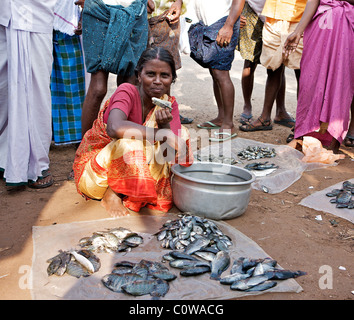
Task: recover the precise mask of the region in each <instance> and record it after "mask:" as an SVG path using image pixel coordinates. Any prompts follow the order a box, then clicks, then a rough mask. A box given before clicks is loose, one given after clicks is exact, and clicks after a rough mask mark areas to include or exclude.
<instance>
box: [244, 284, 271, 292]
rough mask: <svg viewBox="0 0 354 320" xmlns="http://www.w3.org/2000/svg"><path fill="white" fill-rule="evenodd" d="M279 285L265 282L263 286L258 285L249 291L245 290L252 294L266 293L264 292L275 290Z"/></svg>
mask: <svg viewBox="0 0 354 320" xmlns="http://www.w3.org/2000/svg"><path fill="white" fill-rule="evenodd" d="M276 285H277V282H276V281H265V282H263V283H261V284H258V285H256V286H254V287H251V288H249V289H247V290H245V291H246V292H252V291H264V290H268V289H270V288H273V287H275V286H276Z"/></svg>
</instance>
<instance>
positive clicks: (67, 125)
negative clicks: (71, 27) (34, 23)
mask: <svg viewBox="0 0 354 320" xmlns="http://www.w3.org/2000/svg"><path fill="white" fill-rule="evenodd" d="M53 58H54V61H53V70H52V77H51V84H50V87H51V93H52V121H53V140H54V143H55V144H65V143H77V142H80V141H81V138H82V136H81V108H82V104H83V102H84V99H85V68H84V60H83V53H82V48H81V43H80V37H79V36H77V35H74V36H69V35H67V34H65V33H62V32H60V31H54V32H53Z"/></svg>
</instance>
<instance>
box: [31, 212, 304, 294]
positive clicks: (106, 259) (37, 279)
mask: <svg viewBox="0 0 354 320" xmlns="http://www.w3.org/2000/svg"><path fill="white" fill-rule="evenodd" d="M176 218H177V216H176V215H174V214H169V215H163V216H148V215H142V216H131V217H123V218H119V219H103V220H96V221H85V222H74V223H68V224H58V225H52V226H45V227H37V226H35V227H33V243H34V250H33V265H32V291H31V293H32V298H33V299H42V300H49V299H71V300H72V299H82V300H83V299H135V300H140V299H143V300H146V299H151V297H150V296H149V295H145V296H141V297H133V296H130V295H127V294H124V293H115V292H113V291H111V290H109V289H107V288H106V287H105V286H104V285H103V283H102V281H101V279H102V277H103V276H104V275H106V274H108V273H110V272H111V270H112V269H113V266H114V264H115V263H116V262H118V261H122V260H128V261H133V262H139V261H140V260H142V259H146V260H151V261H161V259H162V256H163V255H164V254H166V253H168V252H169V251H170V250H168V249H162V248H161V247H160V243H159V241H157V239H156V237H155V236H153V234H154V233H155V232H157V231H158V230H159V229H160V227H161V226H162V224H163V223H164V222H166V221H167V220H168V219H176ZM214 222H215V223H216V224H217V225H218V226H219V227H220V229H221V230H222V231H223V232H224V233H225V234H227V235H228V236H230V237H231V239H232V242H233V245H232V247H231V248H230V256H231V265H232V263H233V261H234V260H235V259H237V258H239V257H241V256H244V257H249V258H265V257H268V254H267V253H266V252H264V251H263V250H262V249H261V248H260V247H259V246H258V245H257V244H256V243H255V242H254V241H252V240H251V239H249V238H248V237H246V236H245V235H244V234H242V233H241V232H239V231H238V230H236V229H235V228H233V227H232V226H230V225H229V224H227V223H224V222H220V221H214ZM119 226H120V227H125V228H128V229H131V230H132V231H134V232H138V233H139V234H141V235H142V236H143V237H144V243H143V244H142V245H140V246H139V247H136V248H133V249H132V251H131V252H129V253H99V254H97V256H98V257H99V258H100V259H101V268H100V270H99V271H98V272H96V273H94V274H93V275H91V276H89V277H87V278H80V279H77V278H74V277H72V276H69V275H67V274H64V275H63V276H62V277H58V276H55V275H53V276H50V277H49V276H48V275H47V271H46V270H47V267H48V263H47V262H46V260H47V259H49V258H51V257H53V256H55V255H56V254H57V253H58V250H59V249H62V250H69V249H73V248H79V247H78V245H77V243H78V241H79V239H81V238H82V237H85V236H91V235H92V233H93V232H95V231H99V230H104V229H106V228H113V227H119ZM273 258H274V259H275V260H276V257H273ZM166 264H167V262H166ZM231 265H230V267H229V268H228V269H227V270H226V271H225V272H224V273H223V274H222V276H225V275H228V274H229V273H230V269H231ZM167 266H168V265H167ZM169 268H170V270H171V271H172V272H174V273H175V274H176V275H177V278H176V279H175V280H173V281H172V282H170V289H169V292H168V293H167V295H166V296H165V297H163V298H162V299H166V300H177V299H179V300H196V299H198V300H204V299H232V298H238V297H242V296H245V295H255V294H265V293H266V292H301V291H302V288H301V286H300V285H299V284H298V283H297V282H296V281H295V280H294V279H288V280H283V281H278V285H277V286H275V287H274V288H272V289H270V290H268V291H263V292H254V293H252V292H249V293H246V292H241V291H232V290H231V289H230V287H229V286H225V285H222V284H220V282H218V281H216V280H211V279H210V278H209V277H210V273H206V274H203V275H199V276H194V277H182V276H180V275H179V271H180V270H179V269H175V268H171V267H169ZM300 269H301V268H300ZM303 271H306V270H303ZM305 277H306V276H305Z"/></svg>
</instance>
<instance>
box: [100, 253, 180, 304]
mask: <svg viewBox="0 0 354 320" xmlns="http://www.w3.org/2000/svg"><path fill="white" fill-rule="evenodd" d="M176 277H177V276H176V275H175V274H173V273H171V272H170V270H169V269H168V267H166V266H164V265H163V264H161V263H160V262H155V261H149V260H141V261H140V262H139V263H134V262H130V261H121V262H118V263H116V264H115V265H114V269H113V270H112V272H111V273H110V274H107V275H105V276H104V277H103V278H102V283H103V284H104V285H105V286H106V287H107V288H108V289H110V290H112V291H114V292H122V293H127V294H130V295H133V296H142V295H147V294H150V295H151V296H152V297H153V298H154V299H158V298H160V297H164V296H165V295H166V293H167V292H168V291H169V283H168V282H169V281H172V280H174V279H176Z"/></svg>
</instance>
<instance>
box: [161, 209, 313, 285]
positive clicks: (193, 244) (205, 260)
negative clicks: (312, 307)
mask: <svg viewBox="0 0 354 320" xmlns="http://www.w3.org/2000/svg"><path fill="white" fill-rule="evenodd" d="M155 235H156V237H157V239H158V240H159V241H161V246H162V247H163V248H172V249H183V250H182V251H178V250H173V251H170V252H169V253H167V254H165V255H163V260H167V261H169V265H170V266H171V267H173V268H178V269H181V271H180V275H181V276H197V275H200V274H203V273H208V272H210V279H212V280H218V281H220V283H221V284H228V285H230V289H231V290H241V291H264V290H267V289H270V288H272V287H274V286H275V285H276V284H277V282H276V281H270V280H285V279H289V278H296V277H298V276H301V275H305V274H306V273H305V272H303V271H291V270H283V269H279V268H276V265H277V262H276V261H275V260H273V259H270V258H265V259H250V258H246V257H240V258H238V259H237V260H235V261H234V263H233V265H232V268H231V270H230V275H229V276H225V277H223V278H222V277H221V275H222V273H223V272H224V271H226V270H227V269H228V268H229V266H230V264H231V258H230V254H229V250H228V249H229V247H230V246H231V245H232V241H231V239H230V237H229V236H227V235H225V234H224V233H223V232H222V231H221V230H220V228H219V227H218V226H217V225H216V224H215V223H214V222H212V221H210V220H208V219H204V218H201V217H197V216H193V215H180V216H179V219H176V220H170V221H167V222H166V223H165V224H164V225H163V226H162V228H160V230H159V232H157V233H156V234H155ZM200 258H201V259H200Z"/></svg>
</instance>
